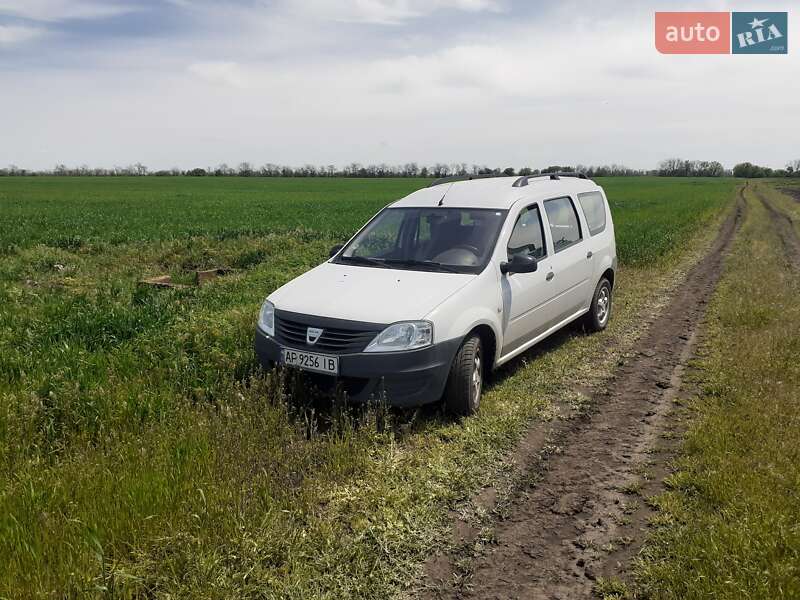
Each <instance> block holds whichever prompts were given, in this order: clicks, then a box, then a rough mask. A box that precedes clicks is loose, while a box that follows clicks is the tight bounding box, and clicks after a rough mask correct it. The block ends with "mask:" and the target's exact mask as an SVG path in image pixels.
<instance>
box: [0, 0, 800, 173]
mask: <svg viewBox="0 0 800 600" xmlns="http://www.w3.org/2000/svg"><path fill="white" fill-rule="evenodd" d="M792 8H793V4H792V3H790V2H781V1H777V0H776V1H774V2H771V1H763V0H748V2H747V3H746V5H738V4H736V3H730V2H723V1H705V0H696V1H694V2H671V1H669V0H663V1H662V2H660V3H652V2H647V1H641V2H622V1H621V0H620V1H617V0H607V1H604V2H588V1H587V2H579V1H570V0H566V1H562V2H558V3H553V2H543V1H540V0H306V1H304V2H301V1H292V0H234V1H229V2H225V1H222V0H0V167H2V166H6V165H9V164H15V165H18V166H19V167H22V168H28V169H52V168H53V167H54V166H55V165H56V164H57V163H64V164H66V165H68V166H78V165H81V164H88V165H91V166H104V167H113V166H115V165H129V164H132V163H135V162H141V163H143V164H145V165H147V166H148V167H149V168H151V169H161V168H171V167H179V168H184V169H187V168H192V167H208V166H215V165H218V164H220V163H227V164H229V165H231V166H235V165H237V164H238V163H240V162H242V161H248V162H250V163H252V164H253V165H255V166H260V165H263V164H266V163H277V164H288V165H293V166H302V165H304V164H315V165H328V164H333V165H337V166H341V165H346V164H350V163H352V162H359V163H363V164H377V163H389V164H401V163H405V162H411V161H415V162H418V163H420V164H433V163H437V162H442V163H462V162H463V163H467V164H487V165H491V166H493V167H494V166H498V167H507V166H512V167H516V168H519V167H522V166H531V167H543V166H547V165H553V164H571V165H572V164H585V165H598V164H611V163H619V164H625V165H627V166H630V167H633V168H654V167H656V166H657V164H658V162H659V161H660V160H662V159H665V158H669V157H682V158H686V159H699V160H719V161H720V162H722V163H723V164H724V165H725V166H726V167H731V166H733V165H734V164H735V163H737V162H742V161H751V162H755V163H758V164H763V165H767V166H771V167H782V166H784V165H785V164H786V163H787V162H788V161H790V160H793V159H798V158H800V144H798V132H800V111H799V110H798V106H800V77H798V73H800V54H799V53H798V52H800V51H798V50H796V48H797V45H798V43H799V42H795V40H798V41H800V31H798V29H800V27H798V24H797V21H798V18H800V12H797V13H793V12H792ZM656 10H692V11H702V10H716V11H724V10H748V11H755V10H768V11H789V35H788V37H789V43H788V48H789V53H788V54H787V55H753V56H747V55H706V56H700V55H688V56H687V55H662V54H659V53H658V52H657V51H656V49H655V44H654V12H655V11H656Z"/></svg>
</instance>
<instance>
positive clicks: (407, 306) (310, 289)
mask: <svg viewBox="0 0 800 600" xmlns="http://www.w3.org/2000/svg"><path fill="white" fill-rule="evenodd" d="M475 277H476V276H475V275H472V274H462V273H441V272H431V271H409V270H404V269H383V268H376V267H362V266H353V265H341V264H335V263H327V262H326V263H323V264H321V265H319V266H318V267H315V268H314V269H311V270H310V271H308V272H307V273H304V274H303V275H301V276H300V277H298V278H296V279H293V280H292V281H290V282H289V283H287V284H286V285H284V286H283V287H280V288H278V289H277V290H275V291H274V292H273V293H272V294H270V296H269V300H270V301H271V302H273V303H274V304H275V307H276V308H277V309H278V310H286V311H291V312H296V313H302V314H306V315H315V316H321V317H332V318H335V319H347V320H350V321H366V322H369V323H382V324H389V323H394V322H396V321H406V320H414V319H422V318H423V317H425V315H427V314H428V313H429V312H431V311H432V310H433V309H434V308H436V306H438V305H439V304H441V303H442V302H443V301H444V300H446V299H447V298H449V297H450V296H451V295H453V294H454V293H455V292H457V291H458V290H459V289H461V288H462V287H464V286H465V285H466V284H468V283H469V282H470V281H472V280H473V279H474V278H475Z"/></svg>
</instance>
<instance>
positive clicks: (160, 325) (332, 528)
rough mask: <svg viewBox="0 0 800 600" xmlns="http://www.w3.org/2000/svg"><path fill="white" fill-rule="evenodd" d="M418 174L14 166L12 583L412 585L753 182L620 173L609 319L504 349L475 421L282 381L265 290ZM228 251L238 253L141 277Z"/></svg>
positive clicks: (203, 592) (357, 593)
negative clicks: (352, 406)
mask: <svg viewBox="0 0 800 600" xmlns="http://www.w3.org/2000/svg"><path fill="white" fill-rule="evenodd" d="M422 183H424V182H420V181H417V182H414V181H408V180H394V181H393V180H389V181H386V180H380V181H373V180H370V181H358V180H305V179H296V180H280V179H278V180H257V179H256V180H243V179H224V180H217V179H207V180H193V179H175V180H161V179H155V178H148V179H47V178H41V179H38V178H37V179H11V178H8V179H5V180H0V210H2V212H3V217H4V223H5V222H13V224H14V226H13V227H9V228H6V227H4V228H3V230H2V231H0V246H2V247H4V248H5V253H4V254H3V255H2V256H0V564H2V565H3V566H4V568H3V569H0V597H8V598H18V597H51V598H55V597H58V598H65V597H66V598H78V597H81V598H83V597H97V598H101V597H114V598H139V597H148V598H150V597H219V598H222V597H289V598H307V597H330V598H341V597H376V598H378V597H385V596H387V595H389V594H391V593H394V592H396V591H397V590H398V589H402V588H403V586H406V585H408V582H409V581H412V580H413V578H414V577H415V575H416V574H417V573H418V572H419V565H420V562H421V560H422V559H424V557H425V556H426V554H427V553H428V552H430V551H431V549H432V548H434V547H435V546H436V545H438V544H441V543H442V540H443V539H444V529H443V527H444V524H445V522H446V510H447V509H448V508H450V507H453V506H455V505H456V504H457V503H459V502H462V501H463V500H464V499H465V498H467V497H468V496H469V494H470V493H471V492H472V491H474V490H475V489H476V488H478V487H479V486H480V485H482V484H484V483H486V482H488V481H491V480H492V478H493V477H495V476H496V470H497V469H498V468H502V465H500V462H499V460H500V458H501V457H502V456H503V454H504V452H505V451H506V450H507V449H508V448H509V447H511V446H512V445H513V443H514V442H515V440H516V439H517V438H518V436H519V435H520V433H521V432H522V431H523V429H524V427H525V425H526V424H527V423H528V422H529V421H530V420H532V419H547V418H551V417H552V411H551V401H552V400H553V399H554V398H557V397H559V396H560V395H561V394H562V390H563V389H564V387H563V386H565V385H570V386H571V385H574V384H575V382H576V381H578V382H580V381H585V380H587V379H590V378H592V377H597V376H598V374H602V372H603V369H604V368H611V365H613V363H614V361H615V360H616V357H617V354H618V353H619V352H623V351H624V348H625V347H626V344H629V341H630V339H631V337H632V336H634V335H636V332H637V331H638V322H637V315H638V314H639V313H640V312H641V311H642V310H645V309H646V308H647V307H648V306H651V305H652V303H653V302H654V299H657V298H658V297H659V293H660V291H661V290H663V288H664V286H668V285H672V283H673V280H674V279H675V269H676V268H678V267H679V265H681V264H685V262H686V260H688V255H689V253H691V252H692V251H697V250H698V246H697V240H698V237H697V236H698V235H706V237H707V234H708V232H707V231H704V227H705V226H707V225H709V224H711V223H713V222H715V219H718V217H719V214H720V212H721V211H722V210H723V209H724V207H725V206H727V205H728V204H729V201H730V199H731V198H732V192H733V187H734V183H733V182H732V181H731V180H706V181H700V180H697V181H695V180H663V179H647V178H643V179H632V180H615V179H609V180H606V181H603V182H602V183H603V185H604V186H605V187H606V190H607V192H608V194H609V196H610V197H611V199H612V204H613V210H614V217H615V222H616V225H617V230H618V237H617V239H618V246H619V253H620V256H621V257H622V261H623V263H624V267H623V271H622V274H621V276H620V287H619V290H618V295H617V299H616V302H617V304H616V306H617V313H616V316H615V319H614V321H613V323H612V327H611V330H610V331H609V332H608V333H607V334H604V335H603V336H591V337H587V336H582V335H577V334H576V333H575V332H574V331H573V332H566V333H564V334H563V335H561V336H560V337H559V339H558V340H557V342H556V343H555V345H554V346H553V347H552V349H551V350H549V351H547V352H544V353H539V354H537V353H533V354H529V355H527V356H526V357H523V358H522V359H520V360H518V361H516V362H515V363H514V364H513V365H511V366H509V367H508V368H505V369H504V370H503V372H502V373H501V374H500V376H499V378H498V380H497V382H496V383H495V384H494V385H493V386H492V387H491V388H489V389H488V390H487V393H486V396H485V399H484V402H483V405H482V409H481V412H480V414H479V415H478V416H476V417H474V418H471V419H467V420H465V421H464V422H463V423H456V422H452V421H450V420H448V419H446V418H445V417H443V416H442V415H441V414H440V413H438V412H435V411H425V412H422V413H419V414H409V415H383V414H382V413H381V412H380V411H378V412H375V411H357V410H349V409H344V408H341V409H332V410H324V411H322V412H313V411H311V410H309V409H308V408H307V407H305V406H303V405H301V404H300V403H299V402H298V401H297V400H296V399H287V398H284V397H283V395H282V392H281V387H280V386H278V385H277V384H276V382H275V381H273V380H272V379H270V378H269V377H265V376H264V375H263V374H262V373H260V372H259V370H258V369H257V367H256V363H255V358H254V355H253V351H252V334H253V327H254V320H255V316H256V313H257V310H258V306H259V304H260V302H261V300H262V299H263V298H264V297H265V296H266V295H267V294H268V293H269V292H270V291H271V290H273V289H275V288H276V287H277V286H279V285H281V284H282V283H284V282H285V281H287V280H289V279H291V278H292V277H294V276H296V275H298V274H300V273H302V272H303V271H305V270H306V269H308V268H309V267H311V266H313V265H315V264H317V263H318V262H320V261H321V260H323V259H324V257H325V255H326V251H327V248H328V247H329V246H330V245H331V244H332V243H334V242H335V241H338V240H339V239H341V237H346V236H347V235H349V234H350V233H351V232H352V231H353V230H354V229H355V228H357V227H358V226H359V225H360V224H361V222H362V221H363V220H364V219H365V218H367V217H368V216H369V215H370V214H371V213H372V212H373V211H375V210H376V209H377V208H379V207H380V206H383V205H384V204H385V203H386V202H388V201H389V200H390V199H392V198H394V197H397V196H399V195H402V194H403V193H406V192H407V191H410V190H411V189H413V188H414V187H415V186H419V185H421V184H422ZM7 215H11V220H10V221H8V220H6V218H5V217H6V216H7ZM648 231H649V232H650V233H649V234H645V233H644V232H648ZM690 242H693V243H690ZM212 267H233V268H235V271H234V273H233V274H231V275H228V276H226V277H223V278H221V279H219V280H218V281H217V282H215V283H214V284H213V285H209V286H206V287H202V288H198V289H186V290H151V289H143V288H140V287H138V286H137V285H136V282H137V280H138V279H140V278H141V277H144V276H148V275H158V274H162V273H170V274H172V275H173V276H174V277H175V278H176V279H178V280H181V278H186V277H187V273H188V272H189V271H190V270H192V269H199V268H212ZM610 339H613V340H615V344H614V347H613V351H612V352H610V353H607V352H605V348H604V346H605V344H607V343H608V341H609V340H610ZM597 356H601V357H602V361H604V362H603V363H602V364H603V365H605V367H603V366H601V365H598V364H593V363H592V362H590V361H591V360H593V359H592V357H597ZM588 365H591V368H589V367H588ZM499 465H500V466H499Z"/></svg>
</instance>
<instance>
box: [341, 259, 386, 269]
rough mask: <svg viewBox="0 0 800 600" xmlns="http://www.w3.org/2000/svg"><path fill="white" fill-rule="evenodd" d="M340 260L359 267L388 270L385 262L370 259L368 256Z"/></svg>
mask: <svg viewBox="0 0 800 600" xmlns="http://www.w3.org/2000/svg"><path fill="white" fill-rule="evenodd" d="M339 260H340V261H343V262H351V263H356V264H359V265H366V266H368V267H381V268H383V269H385V268H386V265H385V264H384V261H383V260H378V259H377V258H368V257H366V256H340V257H339Z"/></svg>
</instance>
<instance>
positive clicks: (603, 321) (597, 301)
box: [585, 277, 612, 331]
mask: <svg viewBox="0 0 800 600" xmlns="http://www.w3.org/2000/svg"><path fill="white" fill-rule="evenodd" d="M611 290H612V287H611V282H610V281H609V280H608V279H606V278H605V277H603V278H602V279H601V280H600V282H599V283H598V284H597V287H596V288H595V290H594V296H592V305H591V306H590V307H589V312H588V313H587V315H586V320H585V324H586V329H588V330H589V331H603V329H605V328H606V326H607V325H608V319H609V318H610V317H611Z"/></svg>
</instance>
